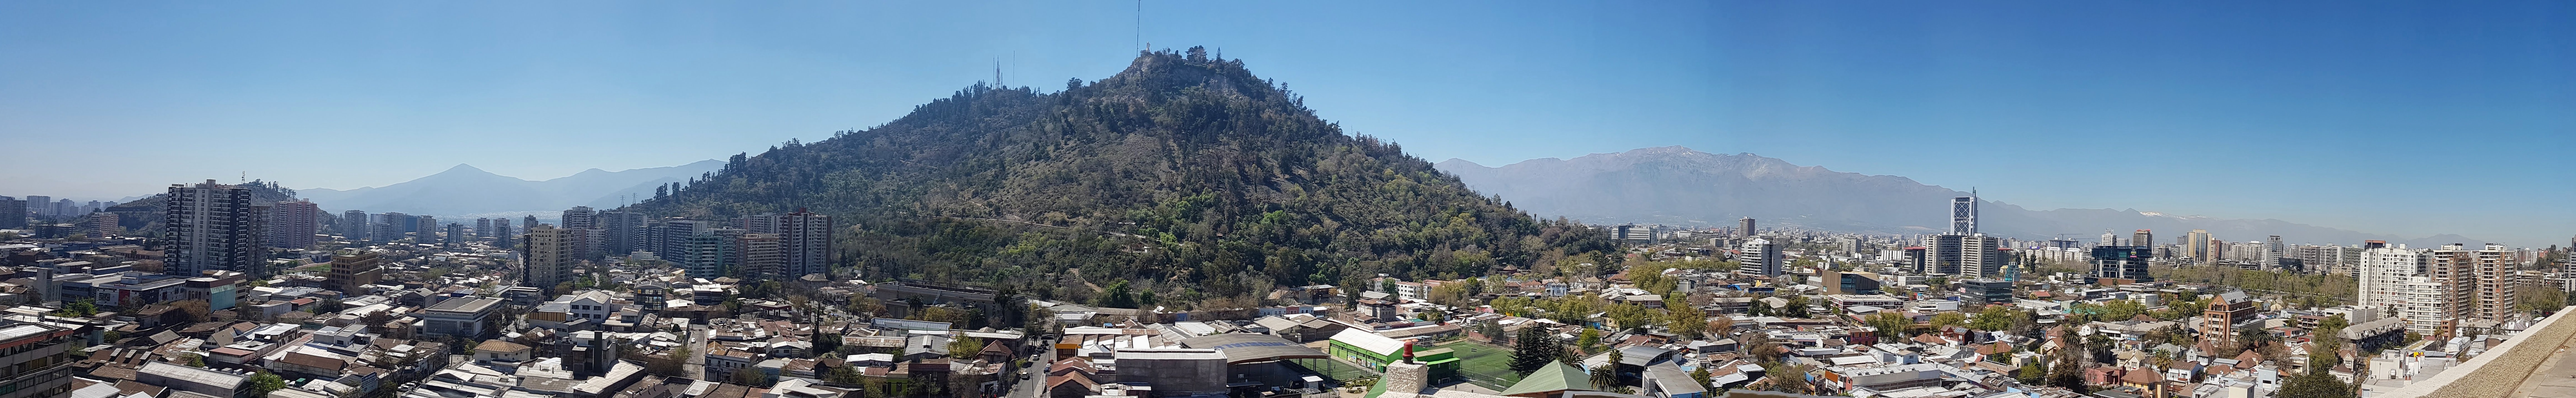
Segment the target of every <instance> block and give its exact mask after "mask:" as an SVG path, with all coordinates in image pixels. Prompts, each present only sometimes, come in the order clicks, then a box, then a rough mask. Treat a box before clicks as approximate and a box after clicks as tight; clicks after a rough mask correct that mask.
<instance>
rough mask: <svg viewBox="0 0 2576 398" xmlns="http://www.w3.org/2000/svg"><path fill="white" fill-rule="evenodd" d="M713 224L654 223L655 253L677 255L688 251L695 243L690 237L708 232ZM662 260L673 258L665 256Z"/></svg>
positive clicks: (696, 221)
mask: <svg viewBox="0 0 2576 398" xmlns="http://www.w3.org/2000/svg"><path fill="white" fill-rule="evenodd" d="M713 224H714V223H710V222H704V221H698V220H662V221H660V222H656V223H653V228H652V236H653V239H652V241H653V252H654V253H673V254H676V253H681V252H684V251H687V250H689V249H687V248H688V247H689V246H690V245H692V244H694V243H695V242H692V241H691V240H690V237H691V236H696V235H697V234H698V233H699V232H703V231H706V230H707V229H709V228H710V227H713V226H714V225H713ZM662 258H666V259H667V258H673V257H672V256H669V255H665V256H662Z"/></svg>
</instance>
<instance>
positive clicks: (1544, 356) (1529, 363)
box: [1511, 326, 1561, 376]
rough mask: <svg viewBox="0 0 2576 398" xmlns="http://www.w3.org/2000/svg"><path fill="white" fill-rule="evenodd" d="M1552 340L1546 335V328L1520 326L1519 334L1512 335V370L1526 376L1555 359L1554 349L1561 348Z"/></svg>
mask: <svg viewBox="0 0 2576 398" xmlns="http://www.w3.org/2000/svg"><path fill="white" fill-rule="evenodd" d="M1554 340H1555V339H1554V338H1552V337H1548V335H1547V331H1546V328H1541V327H1535V326H1533V327H1528V328H1522V329H1521V331H1520V334H1519V335H1517V336H1513V337H1512V363H1511V369H1512V372H1513V373H1519V374H1521V375H1523V376H1527V375H1529V374H1530V372H1536V371H1538V368H1540V367H1545V366H1547V363H1548V361H1554V360H1556V357H1557V355H1558V353H1557V352H1556V351H1558V350H1559V349H1561V348H1559V347H1560V346H1559V345H1557V343H1556V341H1554Z"/></svg>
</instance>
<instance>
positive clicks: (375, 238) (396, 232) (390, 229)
mask: <svg viewBox="0 0 2576 398" xmlns="http://www.w3.org/2000/svg"><path fill="white" fill-rule="evenodd" d="M367 229H368V230H370V232H367V241H368V242H377V243H383V242H392V241H397V240H402V238H403V229H402V224H399V223H391V222H380V223H374V224H368V225H367Z"/></svg>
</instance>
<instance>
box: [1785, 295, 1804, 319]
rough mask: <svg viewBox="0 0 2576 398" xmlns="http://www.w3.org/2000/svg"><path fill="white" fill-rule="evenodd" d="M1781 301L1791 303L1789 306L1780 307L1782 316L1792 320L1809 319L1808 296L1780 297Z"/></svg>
mask: <svg viewBox="0 0 2576 398" xmlns="http://www.w3.org/2000/svg"><path fill="white" fill-rule="evenodd" d="M1780 299H1782V300H1788V301H1789V305H1786V306H1781V307H1780V316H1785V317H1790V318H1805V317H1807V315H1808V314H1807V296H1780Z"/></svg>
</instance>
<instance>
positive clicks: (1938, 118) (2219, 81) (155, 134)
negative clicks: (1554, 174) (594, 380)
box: [0, 2, 2576, 242]
mask: <svg viewBox="0 0 2576 398" xmlns="http://www.w3.org/2000/svg"><path fill="white" fill-rule="evenodd" d="M2338 4H2339V3H2279V4H2267V5H2259V6H2254V7H2249V8H2246V9H2240V10H2233V11H2236V12H2234V13H2229V14H2226V15H2220V14H2217V13H2207V12H2202V11H2204V10H2195V9H2191V8H2187V7H2163V6H2145V5H2054V6H2043V7H2012V8H2001V7H1993V8H1989V7H1987V6H1989V5H1979V4H1970V5H1961V6H1957V7H1928V6H1905V5H1900V6H1894V7H1859V6H1844V7H1837V6H1832V5H1814V4H1719V5H1688V6H1628V5H1600V6H1589V7H1575V8H1573V9H1565V8H1564V7H1553V8H1551V7H1487V8H1471V7H1454V6H1449V5H1442V4H1410V5H1357V4H1335V5H1197V4H1161V3H1144V4H1143V5H1142V15H1141V16H1140V15H1138V14H1137V9H1136V7H1135V6H1134V5H1129V4H1105V3H1104V4H1080V5H1061V4H1044V3H1034V4H991V5H966V6H962V7H968V8H946V7H951V6H949V5H895V6H887V7H896V8H879V7H878V6H839V7H822V8H814V9H796V10H785V11H797V12H777V11H782V10H768V9H763V10H744V9H731V8H723V7H719V6H672V7H668V8H653V7H646V8H639V9H628V10H622V11H621V12H615V13H594V12H591V11H596V10H594V9H593V8H595V7H588V6H585V5H578V4H556V5H500V4H443V5H346V6H334V7H318V8H317V7H303V6H296V7H279V6H276V5H256V4H254V5H244V6H239V7H230V8H225V9H214V10H209V9H187V8H165V9H144V10H135V11H138V12H132V13H125V12H107V11H108V10H106V9H104V8H97V6H93V5H84V4H14V5H10V6H7V7H9V8H10V11H12V12H7V13H0V14H5V16H0V18H5V20H0V22H6V23H5V25H7V26H8V27H6V28H0V29H6V32H7V33H11V34H8V35H0V52H5V53H6V54H9V55H11V56H12V57H14V58H20V59H45V60H48V61H47V62H35V63H17V64H10V65H0V76H7V77H0V93H5V94H0V116H4V117H0V131H9V132H10V133H9V134H8V135H9V137H8V138H11V139H13V140H18V141H19V142H24V143H28V144H30V145H32V146H34V147H65V146H74V145H83V144H88V143H95V142H114V141H147V142H160V143H164V145H153V146H148V147H141V148H132V150H134V151H136V152H137V153H138V154H139V155H143V156H138V157H139V158H141V159H145V160H146V161H137V162H116V163H105V164H101V163H95V162H83V163H74V162H75V161H77V159H76V158H75V157H76V156H78V155H72V153H78V152H77V151H42V152H40V153H34V154H29V155H28V156H29V160H30V161H32V162H36V163H38V164H67V165H68V164H81V165H83V166H81V167H63V168H49V169H45V170H44V172H40V173H18V174H13V175H10V176H6V177H0V187H6V190H7V191H8V192H0V194H5V195H30V194H47V195H51V196H55V197H64V198H84V199H111V198H118V197H125V196H132V195H144V194H149V193H152V192H155V191H157V189H156V188H155V187H160V186H164V185H166V184H170V183H179V182H189V181H199V180H202V179H206V178H216V179H219V180H222V181H227V182H229V181H232V180H233V179H232V178H226V177H235V176H237V175H238V174H239V173H241V172H244V171H247V172H249V173H250V174H252V175H253V176H254V177H258V178H262V179H267V180H272V181H283V182H286V183H287V184H288V186H289V187H292V188H312V187H328V188H339V189H346V188H355V187H359V186H383V185H387V184H391V183H395V182H400V181H403V180H407V179H409V178H412V177H416V176H421V175H428V174H430V173H434V172H436V171H437V170H439V169H442V168H445V167H448V166H452V165H454V164H457V163H467V164H474V165H476V166H480V167H484V168H487V169H490V170H493V171H494V172H495V173H497V174H501V175H509V176H517V177H521V178H527V179H544V178H549V177H553V176H561V175H568V174H571V173H574V172H578V171H580V170H584V169H590V168H599V169H604V170H621V169H631V168H645V167H660V166H671V165H677V164H682V163H687V162H690V161H695V160H703V159H708V158H717V157H722V156H726V155H730V154H732V153H735V152H754V153H757V152H759V151H761V150H762V149H764V148H767V147H768V146H770V145H773V144H775V143H777V142H781V141H785V140H788V139H802V140H808V141H811V140H815V139H820V138H823V137H826V136H828V135H829V134H830V132H831V131H834V130H842V129H849V128H856V127H865V126H869V125H874V124H877V123H882V122H884V121H886V120H890V119H892V118H893V117H895V116H896V115H900V114H901V112H903V111H905V110H906V109H909V107H910V105H912V104H916V103H919V102H921V101H923V100H925V99H928V98H933V97H938V96H942V95H945V94H946V93H948V92H951V91H954V90H957V89H958V88H959V87H963V86H966V85H968V84H972V83H974V82H976V81H985V80H992V79H993V78H994V73H995V70H994V69H995V66H996V65H995V64H996V63H998V64H1000V65H999V66H1000V69H1002V70H1001V71H1000V72H1001V73H1002V74H1003V76H1002V79H1003V80H1004V81H1005V82H1006V83H1009V84H1010V85H1013V86H1022V85H1025V86H1033V87H1037V88H1040V89H1041V90H1042V91H1043V90H1053V89H1056V88H1058V87H1061V85H1062V82H1063V79H1067V78H1081V79H1086V80H1088V79H1097V78H1100V77H1103V76H1106V75H1108V74H1109V73H1111V72H1114V71H1115V70H1117V69H1118V68H1120V67H1122V66H1123V65H1124V63H1125V62H1127V61H1128V60H1129V59H1130V58H1131V56H1132V53H1131V51H1134V50H1136V49H1137V47H1138V44H1142V43H1152V47H1155V48H1179V47H1187V46H1191V45H1207V46H1209V47H1211V48H1212V49H1214V50H1219V51H1227V52H1225V53H1224V55H1225V56H1226V57H1228V58H1239V59H1244V60H1246V62H1247V63H1248V64H1249V65H1252V66H1254V67H1256V68H1257V69H1258V70H1260V71H1262V72H1263V73H1264V74H1263V76H1264V77H1268V78H1272V79H1276V80H1278V81H1280V82H1284V83H1289V84H1291V87H1293V88H1295V89H1296V90H1297V91H1298V92H1300V93H1301V94H1304V95H1307V96H1308V98H1309V101H1311V102H1310V103H1309V106H1311V107H1314V108H1315V109H1317V111H1318V112H1319V113H1320V115H1322V116H1323V117H1325V118H1327V119H1330V120H1334V121H1337V122H1341V123H1343V124H1344V126H1345V127H1346V128H1347V129H1349V131H1350V132H1352V133H1356V134H1371V135H1376V136H1379V137H1383V138H1387V139H1390V140H1393V141H1395V142H1398V143H1402V144H1405V145H1406V148H1407V149H1408V150H1409V151H1410V152H1412V153H1414V154H1416V155H1418V156H1422V157H1424V158H1427V159H1432V160H1440V159H1447V158H1452V157H1456V158H1465V159H1468V160H1473V161H1478V162H1482V163H1488V164H1504V163H1510V162H1516V161H1520V160H1525V159H1534V158H1548V157H1557V158H1566V157H1573V156H1578V155H1582V154H1585V153H1599V152H1613V151H1622V150H1628V149H1634V148H1643V147H1654V146H1664V145H1685V146H1690V147H1693V148H1698V149H1701V150H1706V151H1710V152H1716V153H1736V152H1750V153H1757V154H1763V155H1767V156H1772V157H1778V158H1782V159H1786V160H1789V161H1792V162H1794V163H1796V164H1800V165H1811V166H1824V167H1830V168H1834V169H1836V170H1842V171H1850V172H1859V173H1866V174H1890V175H1901V176H1906V177H1909V178H1914V179H1917V180H1919V181H1923V182H1925V183H1929V184H1935V185H1942V186H1948V187H1977V188H1978V189H1980V190H1981V191H1982V192H1983V193H1984V194H1985V196H1986V197H1989V198H1995V199H1997V200H2004V201H2009V202H2012V203H2016V204H2020V205H2023V206H2028V207H2032V208H2042V209H2045V208H2058V207H2070V208H2135V209H2139V210H2147V211H2157V212H2164V213H2170V214H2197V215H2208V216H2213V217H2225V218H2257V219H2259V218H2274V219H2282V220H2290V221H2294V222H2301V223H2309V224H2316V225H2324V226H2332V227H2337V228H2346V229H2355V230H2364V231H2375V232H2385V233H2394V234H2401V235H2426V234H2433V233H2457V234H2463V235H2469V236H2474V237H2479V238H2485V239H2498V240H2506V241H2514V242H2558V241H2562V240H2563V239H2564V236H2566V235H2567V231H2565V230H2563V229H2560V227H2559V226H2563V225H2570V224H2576V210H2570V209H2564V208H2563V206H2552V205H2551V202H2552V198H2560V197H2565V196H2567V195H2568V194H2570V193H2571V192H2570V189H2571V188H2569V187H2567V186H2566V185H2565V184H2548V183H2522V182H2525V181H2536V182H2546V181H2552V180H2556V179H2563V177H2556V176H2554V175H2553V174H2555V173H2556V172H2557V171H2560V170H2566V169H2570V168H2571V167H2569V166H2571V164H2570V161H2569V160H2566V159H2565V158H2564V157H2559V156H2553V155H2552V154H2549V153H2548V152H2547V151H2546V148H2554V147H2564V146H2565V144H2567V143H2568V142H2567V141H2568V140H2570V139H2571V138H2570V137H2571V136H2576V134H2570V133H2569V132H2570V131H2571V130H2576V120H2571V119H2576V116H2568V115H2566V114H2564V113H2563V112H2555V110H2563V109H2569V108H2570V107H2571V106H2576V98H2571V97H2570V96H2569V95H2568V94H2567V93H2568V92H2570V91H2571V90H2566V89H2565V87H2567V86H2568V85H2569V84H2571V82H2576V72H2569V71H2576V61H2571V58H2576V57H2571V55H2570V53H2571V50H2570V49H2569V48H2568V47H2567V45H2566V44H2564V43H2559V42H2555V41H2552V40H2550V38H2554V37H2565V36H2567V35H2568V34H2569V30H2570V28H2569V27H2567V26H2565V24H2563V23H2550V22H2551V21H2563V20H2567V19H2568V18H2565V17H2566V16H2568V15H2576V10H2571V6H2569V5H2567V4H2563V3H2547V2H2521V3H2495V4H2484V5H2470V6H2445V7H2434V6H2421V7H2338V6H2337V5H2338ZM1999 8H2000V9H1999ZM2319 10H2327V11H2330V12H2323V13H2320V12H2317V11H2319ZM120 11H122V10H120ZM1245 12H1261V13H1269V14H1273V15H1279V16H1281V17H1282V18H1278V19H1279V20H1280V21H1276V22H1274V21H1252V22H1241V21H1220V20H1217V19H1215V18H1209V16H1215V15H1229V14H1239V13H1245ZM348 15H371V16H372V17H367V18H330V17H333V16H348ZM782 15H787V16H782ZM1327 15H1330V16H1338V17H1342V18H1322V17H1323V16H1327ZM1038 16H1049V17H1054V18H1040V19H1045V21H1039V22H1034V23H1026V24H1017V23H997V24H994V25H993V26H989V27H986V28H987V29H964V28H958V27H956V26H955V25H957V22H958V21H969V20H979V19H986V18H996V19H1013V18H1021V19H1026V18H1031V17H1038ZM1399 16H1400V17H1399ZM1306 17H1315V18H1306ZM1139 19H1141V20H1142V21H1143V24H1142V26H1141V28H1140V27H1139V26H1138V25H1137V24H1136V21H1137V20H1139ZM844 20H857V21H862V22H851V23H846V24H844V23H839V22H846V21H844ZM1286 21H1304V22H1286ZM667 26H679V27H681V28H679V29H666V28H665V27H667ZM2185 27H2188V28H2185ZM311 32H344V33H347V34H337V35H312V34H305V33H311ZM674 32H694V33H691V34H683V33H674ZM1040 33H1043V34H1040ZM2464 132H2468V133H2464ZM254 137H255V138H256V139H243V138H254ZM427 137H437V138H438V139H422V138H427ZM2450 137H2478V138H2479V139H2480V140H2479V141H2475V142H2467V141H2456V140H2454V139H2450ZM2497 142H2500V143H2497ZM349 145H369V146H391V147H397V148H400V149H401V150H402V151H403V152H405V153H417V154H420V156H396V157H380V158H377V159H370V160H369V162H368V163H367V164H368V167H311V166H312V165H315V164H324V163H316V162H328V161H329V159H327V158H313V157H298V156H272V157H255V158H247V159H245V158H240V157H223V156H218V155H220V154H231V153H243V152H250V151H259V150H276V151H284V152H287V153H317V154H318V153H327V151H329V150H333V149H335V148H344V147H347V146H349ZM565 148H584V150H563V149H565ZM534 154H543V155H544V156H532V155H534ZM2369 154H2384V155H2385V156H2379V155H2369ZM174 164H189V165H193V166H195V167H171V166H172V165H174ZM2101 170H2119V171H2121V172H2122V173H2123V175H2135V176H2143V177H2146V178H2145V179H2143V180H2137V181H2124V180H2117V179H2101V178H2087V177H2088V176H2095V175H2098V174H2099V173H2100V172H2101ZM209 174H211V175H209ZM2462 180H2491V181H2496V183H2495V184H2493V185H2494V189H2490V190H2482V191H2481V192H2480V194H2479V195H2453V194H2441V193H2433V192H2413V193H2406V192H2401V193H2391V194H2379V195H2344V194H2320V193H2326V192H2338V191H2341V190H2346V189H2353V187H2360V186H2369V185H2370V184H2379V183H2385V182H2388V181H2415V182H2441V181H2462ZM2141 181H2144V182H2150V183H2155V184H2161V185H2159V186H2162V187H2165V188H2166V189H2129V188H2132V186H2133V185H2135V184H2139V183H2141ZM2115 193H2116V194H2115ZM333 210H340V209H333ZM2463 213H2467V214H2465V215H2473V216H2485V217H2456V215H2463Z"/></svg>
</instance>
